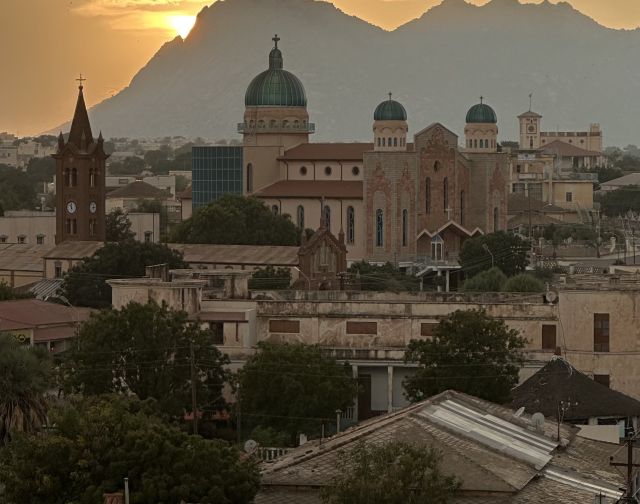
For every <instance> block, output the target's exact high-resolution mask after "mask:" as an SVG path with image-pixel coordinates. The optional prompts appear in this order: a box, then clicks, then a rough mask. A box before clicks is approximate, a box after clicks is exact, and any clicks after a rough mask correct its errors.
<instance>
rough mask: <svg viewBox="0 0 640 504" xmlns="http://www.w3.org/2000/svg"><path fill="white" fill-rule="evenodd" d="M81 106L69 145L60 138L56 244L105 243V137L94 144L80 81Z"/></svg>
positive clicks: (56, 156)
mask: <svg viewBox="0 0 640 504" xmlns="http://www.w3.org/2000/svg"><path fill="white" fill-rule="evenodd" d="M78 81H79V82H80V86H79V87H78V89H79V92H78V102H77V103H76V110H75V113H74V115H73V121H72V122H71V130H70V131H69V137H68V138H67V141H66V142H65V140H64V137H63V136H62V133H60V136H58V150H57V152H56V153H55V154H54V155H53V156H52V157H53V158H54V159H55V160H56V244H58V243H62V242H64V241H104V240H105V161H106V159H107V158H108V157H109V156H108V155H107V154H105V152H104V140H103V138H102V133H100V135H99V136H98V139H97V140H94V138H93V135H92V133H91V124H89V115H88V114H87V107H86V105H85V103H84V96H83V94H82V89H83V86H82V82H83V81H84V79H83V78H82V75H80V78H79V79H78Z"/></svg>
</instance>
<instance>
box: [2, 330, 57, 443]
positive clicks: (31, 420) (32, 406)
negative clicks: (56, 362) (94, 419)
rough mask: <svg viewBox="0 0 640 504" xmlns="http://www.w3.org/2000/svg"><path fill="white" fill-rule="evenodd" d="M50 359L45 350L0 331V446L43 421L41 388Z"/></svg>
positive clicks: (44, 403)
mask: <svg viewBox="0 0 640 504" xmlns="http://www.w3.org/2000/svg"><path fill="white" fill-rule="evenodd" d="M50 379H51V362H50V359H49V356H48V355H47V354H46V352H43V351H41V350H39V349H35V348H32V347H27V346H24V345H21V344H20V343H19V342H18V341H17V340H16V339H15V338H14V337H13V336H12V335H9V334H0V391H1V392H0V447H2V446H4V445H6V444H7V443H8V442H9V441H11V438H12V436H13V435H15V433H17V432H28V433H32V432H35V431H37V430H38V429H40V428H41V427H42V426H44V425H46V424H47V401H46V399H45V396H44V394H45V391H46V390H47V388H48V387H49V386H50Z"/></svg>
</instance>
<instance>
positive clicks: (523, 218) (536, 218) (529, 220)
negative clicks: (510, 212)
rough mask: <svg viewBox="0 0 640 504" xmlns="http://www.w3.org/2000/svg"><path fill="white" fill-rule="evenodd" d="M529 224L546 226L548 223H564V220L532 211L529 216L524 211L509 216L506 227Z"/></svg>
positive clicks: (558, 224) (511, 227)
mask: <svg viewBox="0 0 640 504" xmlns="http://www.w3.org/2000/svg"><path fill="white" fill-rule="evenodd" d="M529 224H531V226H548V225H550V224H555V225H557V226H561V225H563V224H565V222H563V221H561V220H560V219H554V218H553V217H549V216H547V215H540V214H538V213H533V212H532V213H531V216H529V215H528V214H526V213H521V214H518V215H516V216H514V217H511V219H509V221H508V222H507V227H508V228H509V229H514V228H517V227H519V226H528V225H529Z"/></svg>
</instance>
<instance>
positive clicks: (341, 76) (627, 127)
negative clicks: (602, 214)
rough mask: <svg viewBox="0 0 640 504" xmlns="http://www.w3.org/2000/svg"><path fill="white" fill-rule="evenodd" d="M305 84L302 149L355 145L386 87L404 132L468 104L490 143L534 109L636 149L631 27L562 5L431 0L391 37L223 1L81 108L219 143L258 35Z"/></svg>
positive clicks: (276, 2)
mask: <svg viewBox="0 0 640 504" xmlns="http://www.w3.org/2000/svg"><path fill="white" fill-rule="evenodd" d="M274 33H277V34H278V35H279V36H280V37H281V38H282V41H281V43H280V47H281V48H282V51H283V54H284V64H285V68H286V69H287V70H290V71H292V72H294V73H295V74H296V75H297V76H298V77H300V79H301V80H302V82H303V83H304V85H305V88H306V91H307V96H308V101H309V112H310V115H311V120H312V121H313V122H315V123H316V125H317V133H316V134H315V135H314V136H313V139H314V140H315V141H321V140H342V141H350V140H368V139H370V137H371V134H372V133H371V126H372V124H371V123H372V118H373V117H372V116H373V110H374V108H375V106H376V105H377V104H378V103H379V102H380V101H381V100H383V99H385V97H386V94H387V92H388V91H393V92H394V97H395V98H396V99H398V100H399V101H401V102H402V103H403V104H404V105H405V107H406V108H407V111H408V114H409V126H410V128H411V131H412V132H416V131H419V130H420V129H421V128H423V127H424V126H426V125H428V124H430V123H432V122H434V121H440V122H442V123H444V124H446V125H447V126H448V127H450V128H452V129H453V130H454V131H456V132H458V134H460V135H462V133H463V127H464V117H465V113H466V111H467V109H468V107H469V106H471V105H473V104H474V103H476V102H477V101H478V99H479V96H480V95H484V96H485V101H486V102H488V103H489V104H491V105H492V106H493V107H494V108H495V110H496V112H497V114H498V119H499V126H500V138H501V139H517V121H516V116H517V115H518V114H519V113H521V112H523V111H525V110H527V109H528V106H529V102H528V95H529V93H533V94H534V106H533V108H534V110H535V111H537V112H539V113H541V114H542V115H543V116H544V117H543V128H544V129H545V130H555V129H556V128H559V129H561V130H563V129H586V128H587V127H588V126H589V123H590V122H600V123H601V125H602V126H603V128H604V132H605V144H607V145H611V144H614V145H626V144H627V143H640V133H639V132H638V125H639V122H638V116H639V114H638V111H637V105H636V104H637V96H638V93H639V91H640V30H634V31H624V30H612V29H608V28H605V27H603V26H600V25H599V24H597V23H596V22H595V21H593V20H592V19H590V18H588V17H586V16H584V15H582V14H581V13H579V12H578V11H576V10H574V9H573V8H572V7H571V6H570V5H569V4H566V3H559V4H557V5H553V4H551V3H549V2H547V1H545V2H543V3H542V4H538V5H535V4H526V5H520V4H519V3H518V1H517V0H492V1H491V2H489V3H488V4H487V5H485V6H483V7H475V6H472V5H469V4H467V3H465V2H464V0H444V1H443V3H442V4H441V5H440V6H438V7H434V8H432V9H431V10H429V11H428V12H426V13H425V14H424V15H423V16H422V17H421V18H419V19H416V20H414V21H411V22H409V23H407V24H405V25H404V26H401V27H400V28H398V29H396V30H395V31H393V32H386V31H384V30H382V29H380V28H377V27H375V26H373V25H370V24H368V23H366V22H364V21H362V20H360V19H358V18H356V17H353V16H348V15H346V14H344V13H343V12H341V11H340V10H338V9H337V8H335V7H334V6H333V5H332V4H329V3H326V2H319V1H314V0H224V1H218V2H216V3H214V4H213V5H212V6H211V7H208V8H205V9H203V10H202V11H201V12H200V14H199V15H198V20H197V22H196V25H195V27H194V29H193V30H192V32H191V34H190V35H189V36H188V37H187V39H186V40H185V41H183V40H182V39H180V38H176V39H175V40H173V41H171V42H169V43H167V44H165V45H164V46H163V47H162V48H161V49H160V50H159V51H158V52H157V53H156V54H155V56H154V57H153V58H152V59H151V60H150V61H149V62H148V63H147V64H146V65H145V66H144V67H143V68H142V69H141V70H140V71H139V72H138V73H137V74H136V76H135V77H134V78H133V80H132V81H131V83H130V85H129V86H128V87H127V88H125V89H123V90H122V91H121V92H120V93H118V94H117V95H116V96H114V97H112V98H109V99H107V100H105V101H104V102H102V103H100V104H98V105H96V106H95V107H94V108H93V109H92V110H91V117H92V122H93V124H95V128H96V129H101V130H102V131H103V132H104V134H105V135H106V136H107V137H114V136H131V137H143V136H163V135H186V136H191V137H195V136H201V137H204V138H207V139H218V138H231V137H233V136H235V135H236V133H235V130H236V123H238V122H239V121H241V120H242V114H243V111H244V92H245V89H246V87H247V85H248V84H249V82H250V81H251V79H252V78H253V77H254V76H255V75H257V74H258V73H259V72H261V71H262V70H264V69H265V68H266V67H267V60H268V53H269V50H270V48H271V46H272V42H271V37H272V36H273V34H274Z"/></svg>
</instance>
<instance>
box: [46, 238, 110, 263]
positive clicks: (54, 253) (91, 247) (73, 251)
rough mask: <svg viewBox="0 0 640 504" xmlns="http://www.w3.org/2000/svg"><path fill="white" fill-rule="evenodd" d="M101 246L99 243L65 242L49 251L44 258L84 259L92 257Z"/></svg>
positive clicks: (102, 244)
mask: <svg viewBox="0 0 640 504" xmlns="http://www.w3.org/2000/svg"><path fill="white" fill-rule="evenodd" d="M103 246H104V243H103V242H99V241H66V242H62V243H60V244H59V245H57V246H56V247H54V248H53V249H51V250H50V251H49V252H47V253H46V254H45V255H44V257H45V258H46V259H84V258H85V257H92V256H93V254H95V253H96V251H97V250H98V249H100V248H102V247H103Z"/></svg>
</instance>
